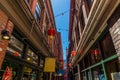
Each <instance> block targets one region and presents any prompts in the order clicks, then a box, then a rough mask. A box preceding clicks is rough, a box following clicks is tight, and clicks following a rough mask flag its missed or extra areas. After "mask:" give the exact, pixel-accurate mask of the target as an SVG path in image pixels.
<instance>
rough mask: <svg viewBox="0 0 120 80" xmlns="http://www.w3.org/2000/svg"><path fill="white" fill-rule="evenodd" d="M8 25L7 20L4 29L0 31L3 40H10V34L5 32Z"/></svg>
mask: <svg viewBox="0 0 120 80" xmlns="http://www.w3.org/2000/svg"><path fill="white" fill-rule="evenodd" d="M8 23H9V19H8V20H7V22H6V25H5V29H3V30H2V31H1V36H2V39H3V40H10V33H9V31H8V30H7V26H8Z"/></svg>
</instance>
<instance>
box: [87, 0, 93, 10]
mask: <svg viewBox="0 0 120 80" xmlns="http://www.w3.org/2000/svg"><path fill="white" fill-rule="evenodd" d="M86 1H87V5H88V8H89V10H90V9H91V6H92V0H86Z"/></svg>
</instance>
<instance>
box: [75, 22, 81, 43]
mask: <svg viewBox="0 0 120 80" xmlns="http://www.w3.org/2000/svg"><path fill="white" fill-rule="evenodd" d="M75 34H76V42H77V44H78V42H79V40H80V30H79V27H78V24H77V26H76V28H75Z"/></svg>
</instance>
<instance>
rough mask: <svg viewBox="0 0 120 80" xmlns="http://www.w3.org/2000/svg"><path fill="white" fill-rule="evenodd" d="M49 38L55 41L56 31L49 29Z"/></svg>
mask: <svg viewBox="0 0 120 80" xmlns="http://www.w3.org/2000/svg"><path fill="white" fill-rule="evenodd" d="M47 33H48V36H49V37H50V39H53V37H54V36H55V29H53V28H50V29H48V32H47Z"/></svg>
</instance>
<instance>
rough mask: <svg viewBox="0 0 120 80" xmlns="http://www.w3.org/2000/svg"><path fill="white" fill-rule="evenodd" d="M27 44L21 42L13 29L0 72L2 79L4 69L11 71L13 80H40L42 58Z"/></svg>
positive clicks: (19, 36)
mask: <svg viewBox="0 0 120 80" xmlns="http://www.w3.org/2000/svg"><path fill="white" fill-rule="evenodd" d="M36 52H37V50H36V49H35V48H34V47H33V46H31V44H30V43H29V42H26V41H24V40H22V38H21V35H19V34H18V32H16V30H15V29H14V31H13V34H12V37H11V40H10V42H9V45H8V47H7V51H6V56H5V59H4V62H3V65H2V69H1V70H0V78H1V79H2V77H3V74H4V73H5V71H6V68H7V67H8V68H11V69H12V73H11V74H12V79H13V80H21V79H22V80H38V79H40V78H42V76H41V75H42V73H43V65H44V57H43V56H40V55H38V53H36Z"/></svg>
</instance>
